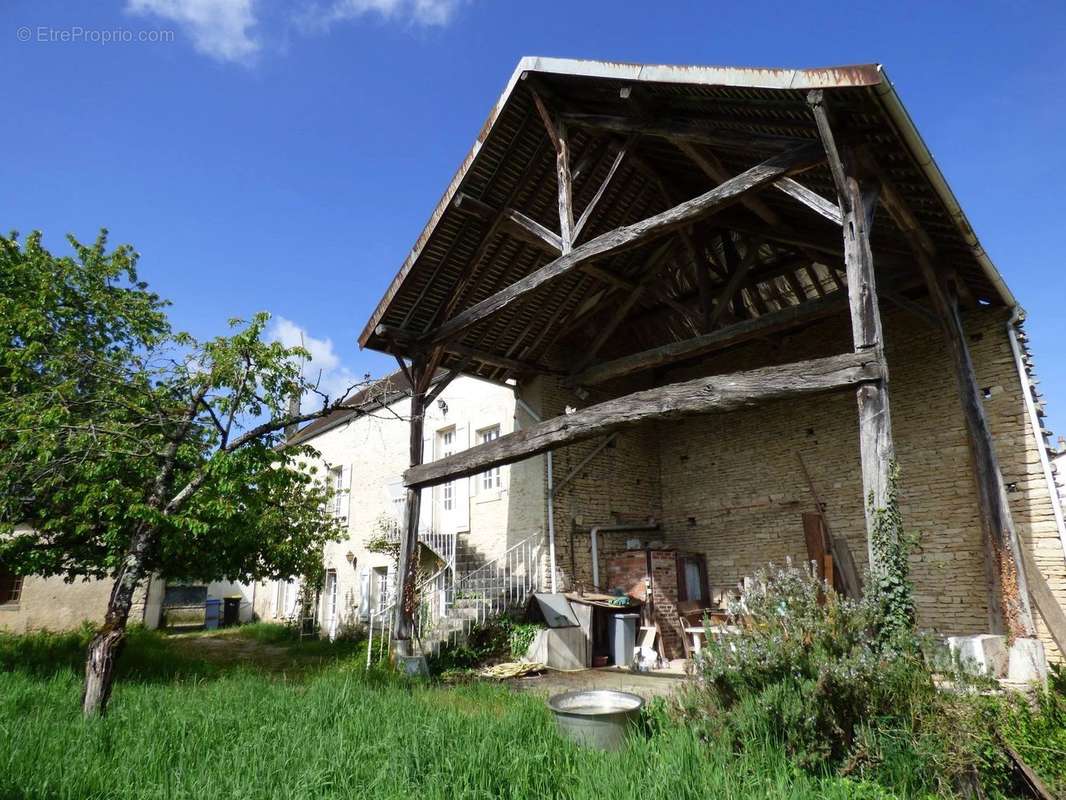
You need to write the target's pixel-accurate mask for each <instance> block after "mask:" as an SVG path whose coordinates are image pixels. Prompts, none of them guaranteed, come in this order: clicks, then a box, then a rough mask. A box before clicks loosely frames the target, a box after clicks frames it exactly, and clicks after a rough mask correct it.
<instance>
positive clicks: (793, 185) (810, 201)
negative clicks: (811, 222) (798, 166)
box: [774, 178, 843, 225]
mask: <svg viewBox="0 0 1066 800" xmlns="http://www.w3.org/2000/svg"><path fill="white" fill-rule="evenodd" d="M774 188H775V189H778V190H779V191H782V192H784V193H785V194H787V195H788V196H789V197H791V198H793V199H794V200H799V201H800V202H801V203H803V205H805V206H807V208H809V209H811V210H812V211H815V212H816V213H818V214H821V215H822V216H823V217H825V218H826V219H827V220H829V221H830V222H834V223H836V224H837V225H840V224H841V223H842V222H843V218H842V217H841V215H840V206H838V205H837V204H836V203H834V202H833V201H832V200H826V199H825V198H824V197H822V196H821V195H820V194H818V193H817V192H814V191H811V190H810V189H808V188H807V187H806V186H804V185H803V184H802V183H800V182H799V181H796V180H793V179H792V178H782V179H781V180H779V181H774Z"/></svg>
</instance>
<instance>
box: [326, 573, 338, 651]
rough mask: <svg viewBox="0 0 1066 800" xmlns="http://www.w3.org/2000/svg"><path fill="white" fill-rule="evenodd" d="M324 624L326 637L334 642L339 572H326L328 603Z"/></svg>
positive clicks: (335, 636)
mask: <svg viewBox="0 0 1066 800" xmlns="http://www.w3.org/2000/svg"><path fill="white" fill-rule="evenodd" d="M323 616H324V617H325V619H323V622H324V623H325V628H326V635H327V636H329V640H330V641H331V642H332V641H333V640H334V639H336V638H337V570H335V569H327V570H326V602H325V608H324V614H323Z"/></svg>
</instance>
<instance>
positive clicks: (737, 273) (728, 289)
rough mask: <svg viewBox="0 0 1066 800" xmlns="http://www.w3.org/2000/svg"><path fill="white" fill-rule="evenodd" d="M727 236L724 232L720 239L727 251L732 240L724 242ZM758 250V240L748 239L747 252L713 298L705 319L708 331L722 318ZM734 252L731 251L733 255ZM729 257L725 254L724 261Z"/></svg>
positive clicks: (728, 259)
mask: <svg viewBox="0 0 1066 800" xmlns="http://www.w3.org/2000/svg"><path fill="white" fill-rule="evenodd" d="M728 238H729V234H724V236H723V240H722V246H723V249H724V250H725V251H727V252H729V251H732V245H733V241H732V239H730V241H729V243H728V244H726V242H725V239H728ZM758 252H759V242H758V241H749V242H748V249H747V252H745V253H744V258H743V260H741V262H740V263H739V264H737V265H736V267H735V268H734V269H733V271H732V272H731V273H730V275H729V279H728V280H727V281H726V284H725V286H724V287H723V288H722V291H720V292H719V293H718V296H717V297H716V298H715V300H714V309H713V310H712V311H711V315H710V317H709V318H708V320H707V330H708V331H710V330H711V329H712V328H713V327H714V326H715V325H717V324H718V320H720V319H721V318H722V313H723V312H724V311H725V310H726V307H727V306H728V305H729V304H730V303H732V302H733V298H734V297H736V295H737V292H739V291H740V287H741V286H743V285H744V281H745V279H746V278H747V277H748V273H749V272H751V268H752V267H754V266H755V256H756V255H758ZM735 255H736V253H735V252H733V256H735ZM730 260H732V259H731V257H730V256H729V255H727V256H726V261H727V262H729V261H730Z"/></svg>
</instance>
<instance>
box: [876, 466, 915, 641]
mask: <svg viewBox="0 0 1066 800" xmlns="http://www.w3.org/2000/svg"><path fill="white" fill-rule="evenodd" d="M869 502H870V503H871V504H872V503H873V498H870V501H869ZM871 510H872V512H873V518H874V525H873V535H872V536H871V544H872V548H873V555H874V561H875V563H876V569H875V570H874V571H873V574H872V575H871V576H870V580H869V581H868V584H867V585H868V587H870V588H869V591H871V593H872V594H873V596H874V599H875V602H876V603H877V604H878V605H879V609H878V610H879V614H878V617H877V620H876V621H877V630H878V632H879V634H880V635H881V637H882V642H891V641H893V640H900V639H901V637H902V639H903V640H905V639H906V637H907V635H908V633H909V632H910V631H911V630H912V629H913V627H914V597H913V589H914V587H913V585H912V584H911V581H910V558H909V556H910V549H911V547H912V545H913V544H914V541H913V538H912V537H911V535H910V534H908V532H907V531H906V530H905V529H904V527H903V515H902V513H901V512H900V509H899V466H898V464H896V462H895V461H893V462H892V464H891V465H890V466H889V473H888V491H887V497H886V504H885V507H884V508H873V509H871Z"/></svg>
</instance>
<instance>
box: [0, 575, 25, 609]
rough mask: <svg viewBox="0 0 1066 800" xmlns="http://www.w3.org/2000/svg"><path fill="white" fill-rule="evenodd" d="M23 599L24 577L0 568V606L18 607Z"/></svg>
mask: <svg viewBox="0 0 1066 800" xmlns="http://www.w3.org/2000/svg"><path fill="white" fill-rule="evenodd" d="M21 599H22V576H21V575H15V574H14V573H11V572H8V571H7V570H5V569H4V568H3V567H0V606H14V605H18V602H19V600H21Z"/></svg>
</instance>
